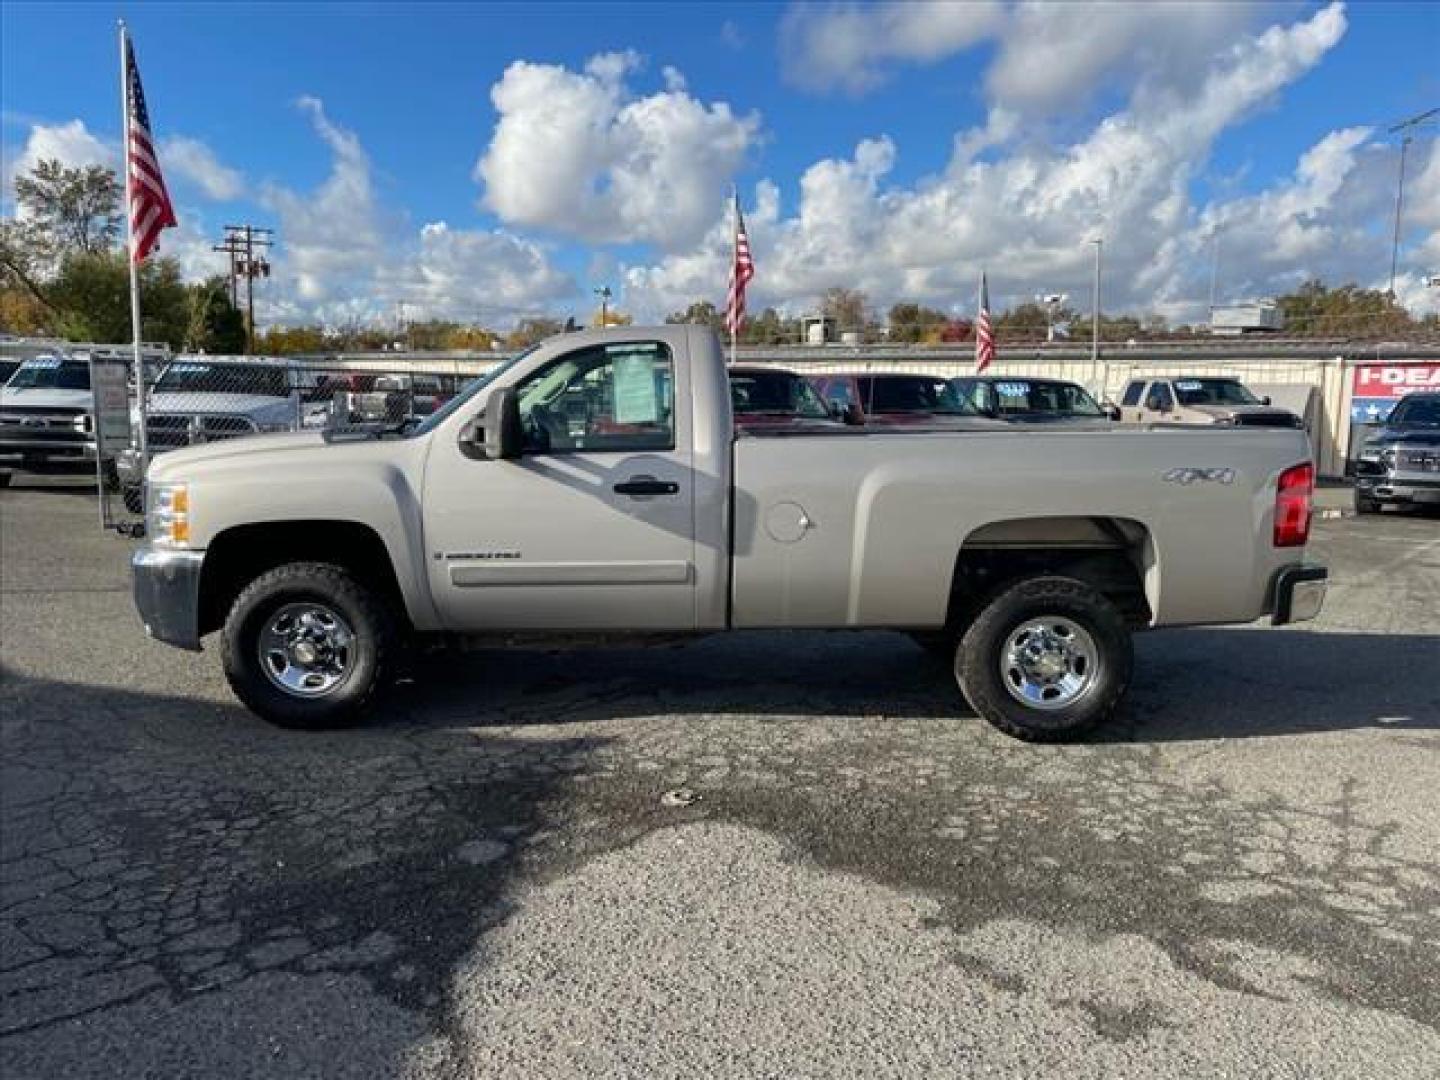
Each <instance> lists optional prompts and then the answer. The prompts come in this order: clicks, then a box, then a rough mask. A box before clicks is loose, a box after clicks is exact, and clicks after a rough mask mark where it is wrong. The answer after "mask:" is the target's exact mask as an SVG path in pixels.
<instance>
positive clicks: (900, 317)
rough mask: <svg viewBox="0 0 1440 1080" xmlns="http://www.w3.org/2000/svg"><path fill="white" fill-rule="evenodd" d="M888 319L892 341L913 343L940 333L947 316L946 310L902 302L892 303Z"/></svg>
mask: <svg viewBox="0 0 1440 1080" xmlns="http://www.w3.org/2000/svg"><path fill="white" fill-rule="evenodd" d="M886 321H887V323H888V324H889V327H890V340H891V341H898V342H903V343H907V344H912V343H915V342H919V341H924V340H926V339H927V338H928V337H930V336H932V335H936V334H938V333H940V331H941V329H942V328H943V327H944V325H945V323H946V322H947V318H946V316H945V313H944V312H942V311H936V310H935V309H934V308H929V307H922V306H921V305H920V304H912V303H907V302H902V303H898V304H893V305H891V307H890V314H889V316H888V317H887V320H886Z"/></svg>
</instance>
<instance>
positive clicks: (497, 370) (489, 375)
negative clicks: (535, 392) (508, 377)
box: [410, 342, 544, 435]
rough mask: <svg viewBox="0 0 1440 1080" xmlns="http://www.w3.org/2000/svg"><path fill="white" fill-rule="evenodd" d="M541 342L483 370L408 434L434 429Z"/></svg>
mask: <svg viewBox="0 0 1440 1080" xmlns="http://www.w3.org/2000/svg"><path fill="white" fill-rule="evenodd" d="M541 344H544V342H541V343H540V344H537V345H531V346H530V347H529V348H528V349H523V350H521V351H520V352H518V353H516V354H515V355H514V356H512V357H510V359H509V360H506V361H505V362H504V363H500V364H496V365H495V366H494V367H493V368H491V369H490V370H489V371H487V372H485V374H484V375H481V376H479V377H478V378H475V379H472V380H471V381H470V382H469V383H468V384H467V385H465V386H462V387H461V388H460V392H459V393H458V394H456V395H455V396H454V397H453V398H451V399H450V400H449V401H447V402H446V403H445V404H444V405H442V406H441V407H440V408H438V409H436V410H435V411H434V412H433V413H431V414H430V415H429V416H427V417H426V418H425V421H424V422H423V423H422V424H420V425H419V426H418V427H416V428H415V430H414V431H412V432H410V434H411V435H428V434H429V433H430V432H432V431H434V430H435V429H436V428H437V427H439V426H440V425H441V424H443V423H444V422H445V420H446V419H447V418H448V417H450V416H451V415H453V414H454V413H455V412H456V411H457V410H459V409H462V408H464V407H465V405H466V403H467V402H469V401H470V399H471V398H473V397H474V396H475V395H476V394H478V393H479V392H480V391H481V390H483V389H485V387H487V386H489V385H490V384H491V383H492V382H494V381H495V380H496V379H498V378H499V377H500V376H501V375H503V374H505V372H507V371H509V370H510V369H511V368H513V367H514V366H515V365H516V364H518V363H519V362H520V361H521V360H524V359H525V357H527V356H529V355H530V354H531V353H532V352H534V351H535V350H536V349H538V348H539V347H540V345H541Z"/></svg>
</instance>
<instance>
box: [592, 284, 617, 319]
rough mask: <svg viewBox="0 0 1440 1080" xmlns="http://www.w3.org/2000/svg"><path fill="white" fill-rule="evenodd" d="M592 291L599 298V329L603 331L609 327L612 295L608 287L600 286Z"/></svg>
mask: <svg viewBox="0 0 1440 1080" xmlns="http://www.w3.org/2000/svg"><path fill="white" fill-rule="evenodd" d="M593 291H594V293H595V295H596V296H598V297H599V298H600V329H601V330H604V329H605V328H606V327H607V326H609V325H610V297H611V296H612V295H613V294H612V293H611V292H610V286H609V285H601V286H600V287H599V288H596V289H594V290H593Z"/></svg>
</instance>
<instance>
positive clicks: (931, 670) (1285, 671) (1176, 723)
mask: <svg viewBox="0 0 1440 1080" xmlns="http://www.w3.org/2000/svg"><path fill="white" fill-rule="evenodd" d="M1437 656H1440V636H1435V635H1415V636H1407V635H1396V634H1354V633H1314V632H1310V631H1306V630H1269V629H1267V630H1263V631H1262V630H1258V629H1249V628H1230V629H1208V628H1201V629H1187V630H1173V631H1166V632H1163V633H1155V634H1144V635H1140V636H1139V637H1137V639H1136V671H1135V678H1134V682H1133V684H1132V687H1131V691H1130V694H1129V697H1128V698H1127V701H1126V703H1125V705H1124V706H1123V707H1122V709H1121V711H1120V713H1119V714H1117V716H1116V717H1115V718H1114V719H1112V720H1111V721H1110V722H1109V723H1107V724H1106V725H1104V726H1103V727H1102V728H1100V729H1099V730H1098V731H1096V732H1094V733H1093V734H1091V735H1089V736H1087V737H1086V741H1098V742H1165V741H1172V740H1206V739H1234V738H1252V737H1259V736H1281V735H1297V734H1303V733H1306V732H1324V731H1342V730H1348V729H1353V728H1365V727H1372V726H1383V727H1389V728H1398V729H1407V728H1409V729H1427V730H1433V729H1436V728H1440V679H1436V678H1435V676H1434V672H1435V660H1436V657H1437ZM395 700H396V703H397V704H398V705H399V706H400V710H399V711H400V712H401V713H402V714H403V715H404V716H405V717H406V718H407V721H406V722H409V723H413V724H418V725H420V726H429V725H433V724H446V723H454V722H456V721H463V722H467V723H478V724H487V723H493V724H505V725H513V724H555V723H592V722H603V721H606V720H612V719H618V718H622V717H644V716H661V715H670V714H676V713H685V714H691V713H693V714H699V715H702V716H715V715H725V716H751V717H756V718H757V719H762V720H763V719H765V718H767V717H769V718H790V717H796V716H817V717H832V718H833V717H854V718H872V719H873V718H875V717H885V716H890V717H897V718H934V719H936V720H945V719H947V718H955V717H973V715H974V714H973V712H972V711H971V710H970V708H969V706H968V705H967V704H966V703H965V701H964V699H963V698H962V697H961V695H960V693H959V691H958V689H957V688H956V686H955V684H954V681H953V679H952V677H951V675H950V672H949V670H948V669H947V667H946V666H945V664H944V663H942V662H939V661H936V660H934V659H932V658H931V657H930V656H929V655H928V654H926V653H924V652H922V651H921V650H920V649H919V648H918V647H917V646H916V645H914V644H913V643H912V642H911V641H910V639H909V638H908V637H906V636H904V635H901V634H893V633H886V632H880V631H874V632H869V631H866V632H849V633H821V632H802V631H785V632H756V633H752V634H742V635H729V636H726V635H721V636H716V637H713V638H705V639H699V640H696V641H693V642H690V643H687V644H682V645H673V646H665V647H657V648H648V649H647V648H639V647H625V646H615V647H610V648H604V649H599V648H597V649H588V650H582V651H558V650H557V651H547V650H544V649H537V648H524V649H479V650H474V651H458V650H457V651H445V652H441V653H438V654H432V655H430V656H428V657H426V658H424V659H423V660H422V661H421V662H420V663H419V665H418V668H417V671H416V674H415V680H414V682H413V683H411V684H409V685H407V686H404V687H401V688H400V689H399V692H398V693H397V695H396V698H395Z"/></svg>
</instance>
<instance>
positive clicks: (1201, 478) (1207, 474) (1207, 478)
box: [1162, 469, 1235, 485]
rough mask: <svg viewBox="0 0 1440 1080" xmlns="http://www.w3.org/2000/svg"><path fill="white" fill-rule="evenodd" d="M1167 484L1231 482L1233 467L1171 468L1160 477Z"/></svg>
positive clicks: (1233, 477) (1233, 480)
mask: <svg viewBox="0 0 1440 1080" xmlns="http://www.w3.org/2000/svg"><path fill="white" fill-rule="evenodd" d="M1162 479H1164V481H1165V482H1166V483H1167V484H1181V485H1189V484H1197V483H1198V484H1233V483H1234V482H1235V470H1234V469H1171V470H1170V471H1169V472H1167V473H1166V474H1165V475H1164V477H1163V478H1162Z"/></svg>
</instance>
